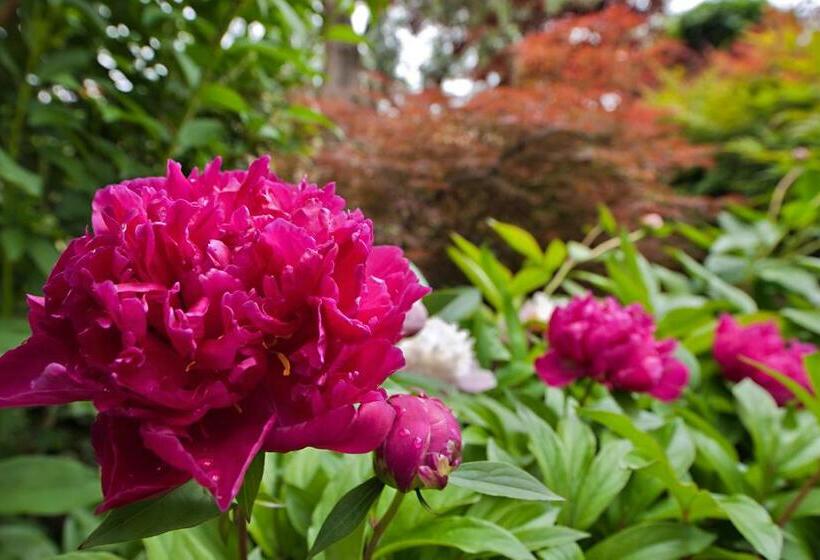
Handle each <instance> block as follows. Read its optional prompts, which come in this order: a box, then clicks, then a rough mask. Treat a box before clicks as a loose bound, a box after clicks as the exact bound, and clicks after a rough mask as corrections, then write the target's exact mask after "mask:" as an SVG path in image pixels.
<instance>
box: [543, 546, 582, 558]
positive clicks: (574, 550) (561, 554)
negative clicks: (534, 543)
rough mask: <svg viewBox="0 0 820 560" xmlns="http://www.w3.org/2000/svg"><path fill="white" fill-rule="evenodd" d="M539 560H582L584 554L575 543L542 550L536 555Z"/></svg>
mask: <svg viewBox="0 0 820 560" xmlns="http://www.w3.org/2000/svg"><path fill="white" fill-rule="evenodd" d="M538 558H540V559H541V560H584V552H583V551H582V550H581V547H580V546H578V545H577V544H575V543H570V544H565V545H562V546H557V547H555V548H550V549H547V550H542V551H541V552H539V553H538Z"/></svg>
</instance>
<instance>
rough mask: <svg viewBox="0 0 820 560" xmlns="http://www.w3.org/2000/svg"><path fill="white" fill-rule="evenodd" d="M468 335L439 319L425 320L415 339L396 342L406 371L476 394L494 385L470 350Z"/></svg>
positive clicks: (471, 341)
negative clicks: (404, 361)
mask: <svg viewBox="0 0 820 560" xmlns="http://www.w3.org/2000/svg"><path fill="white" fill-rule="evenodd" d="M473 344H474V341H473V339H472V337H470V334H469V333H468V332H467V331H465V330H464V329H460V328H458V327H457V326H455V325H452V324H450V323H448V322H446V321H442V320H441V319H439V318H438V317H432V318H431V319H428V320H427V322H426V323H425V325H424V328H422V329H421V330H420V331H419V332H418V333H417V334H416V335H415V336H412V337H410V338H405V339H404V340H402V341H401V342H399V348H401V350H402V352H404V359H405V360H406V362H407V364H406V366H405V369H406V370H408V371H410V372H412V373H417V374H419V375H424V376H427V377H432V378H434V379H438V380H440V381H443V382H445V383H447V384H450V385H455V386H456V387H458V388H459V389H461V390H462V391H467V392H468V393H479V392H481V391H486V390H488V389H492V388H493V387H495V385H496V380H495V376H494V375H493V374H492V372H490V371H487V370H486V369H483V368H482V367H481V366H480V365H479V363H478V360H477V359H476V356H475V352H474V351H473Z"/></svg>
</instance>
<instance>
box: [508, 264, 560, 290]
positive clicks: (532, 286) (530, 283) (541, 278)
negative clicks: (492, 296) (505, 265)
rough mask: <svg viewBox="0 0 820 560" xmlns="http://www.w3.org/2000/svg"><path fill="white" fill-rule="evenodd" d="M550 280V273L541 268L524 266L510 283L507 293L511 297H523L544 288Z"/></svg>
mask: <svg viewBox="0 0 820 560" xmlns="http://www.w3.org/2000/svg"><path fill="white" fill-rule="evenodd" d="M550 278H552V273H551V272H549V271H547V270H545V269H544V268H543V267H541V266H525V267H524V268H522V269H521V270H520V271H518V273H516V275H515V276H513V279H512V282H510V286H509V291H510V294H512V295H513V296H523V295H526V294H528V293H530V292H532V291H533V290H536V289H538V288H540V287H542V286H545V285H546V284H547V282H549V280H550Z"/></svg>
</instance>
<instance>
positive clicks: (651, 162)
mask: <svg viewBox="0 0 820 560" xmlns="http://www.w3.org/2000/svg"><path fill="white" fill-rule="evenodd" d="M507 56H508V64H507V68H509V69H510V75H509V76H505V80H504V82H505V83H508V84H509V85H506V86H503V87H496V88H490V89H486V90H484V91H482V92H480V93H478V94H476V95H474V96H473V97H472V98H471V99H469V100H468V101H466V102H464V101H462V100H457V99H453V98H449V97H447V96H446V95H445V94H443V93H442V92H441V91H439V90H427V91H424V92H421V93H418V94H412V95H410V94H406V93H401V92H398V93H393V94H392V95H389V96H384V95H381V94H380V95H370V96H367V95H364V94H363V95H361V96H359V98H358V100H357V101H350V100H343V99H327V98H325V99H322V100H321V102H320V104H321V109H322V111H324V112H325V113H326V114H327V115H329V116H330V117H331V118H332V119H333V120H334V121H335V122H336V123H338V124H339V126H340V127H341V129H342V130H343V132H344V137H343V139H341V140H329V141H327V142H326V143H325V144H324V145H323V147H322V148H321V149H320V150H319V151H318V153H317V154H316V155H315V157H314V158H313V161H312V162H311V169H312V173H313V174H314V175H315V174H316V172H317V170H318V172H319V174H320V176H321V178H328V179H330V178H333V179H335V180H336V181H337V182H338V184H339V188H340V190H341V191H342V192H343V193H344V194H345V195H346V196H348V197H349V198H350V199H352V201H353V203H354V204H357V205H359V206H362V207H364V208H365V209H366V210H367V212H368V213H369V214H370V215H372V216H374V217H375V219H376V220H377V222H379V232H380V234H381V235H382V237H383V240H385V241H389V242H394V243H400V244H402V245H404V246H405V247H406V249H407V250H408V251H409V254H410V255H411V256H412V257H413V258H414V259H415V260H416V261H417V262H418V263H419V264H420V266H421V267H422V269H423V270H424V271H425V272H427V273H428V275H430V276H431V277H432V280H434V281H436V282H444V283H446V282H448V281H453V280H457V279H458V276H457V275H455V274H453V269H452V268H449V267H448V266H447V265H446V256H445V253H444V247H445V246H446V245H447V243H448V236H449V233H450V232H452V231H457V232H459V233H462V234H465V235H466V236H467V237H471V238H473V239H483V238H486V237H487V235H486V233H487V232H486V225H485V222H486V218H488V217H494V218H497V219H500V220H505V221H511V222H515V223H518V224H520V225H522V226H524V227H526V228H528V229H530V230H531V231H533V232H534V233H535V234H536V235H537V236H538V237H539V238H541V239H542V240H546V239H547V238H548V237H550V236H553V235H560V236H562V237H571V236H577V235H580V234H581V233H582V232H581V228H580V226H581V225H582V224H584V223H585V222H587V223H588V222H590V221H592V220H593V219H594V216H595V212H596V206H597V204H599V203H605V204H607V205H609V206H610V207H611V208H612V209H613V211H614V212H615V214H616V215H617V216H618V217H620V218H622V219H624V220H626V221H634V220H636V219H637V218H638V217H639V216H640V215H642V214H644V213H646V212H650V211H651V212H654V211H659V210H661V211H662V213H664V214H666V215H668V214H669V213H676V212H677V213H678V215H680V213H681V212H684V213H685V212H686V211H687V209H688V208H689V209H691V207H692V206H698V205H699V204H700V203H699V202H698V201H693V200H690V199H682V198H679V197H676V196H675V195H673V194H672V193H671V191H670V190H669V189H668V188H666V187H664V184H665V183H666V182H667V180H668V179H669V178H670V177H672V176H673V175H674V173H676V171H677V170H680V169H682V168H687V167H690V166H693V165H700V164H704V163H705V162H706V161H707V159H708V157H707V154H706V153H705V152H704V150H703V149H702V148H696V147H693V146H691V145H689V144H688V143H686V142H685V141H684V140H683V139H682V138H681V137H680V136H679V134H678V133H677V131H676V130H675V129H673V128H671V126H670V125H667V124H664V123H663V122H662V121H661V120H660V119H659V116H660V115H659V113H658V111H657V110H655V109H653V108H650V107H649V106H648V105H646V104H645V103H644V102H643V101H642V95H643V93H644V91H645V90H646V89H647V88H651V87H653V86H655V85H656V76H657V71H658V69H659V68H661V67H667V66H669V65H671V64H685V65H689V66H692V65H694V64H696V63H697V55H696V54H695V53H693V52H690V51H688V50H687V49H686V48H685V47H684V46H683V45H682V44H680V43H678V42H675V41H672V40H670V39H663V38H661V39H659V38H657V37H656V33H655V30H653V28H652V25H651V23H650V16H649V15H647V14H643V13H640V12H637V11H634V10H632V9H630V8H629V7H627V6H624V5H622V4H614V5H611V6H609V7H608V8H606V9H604V10H602V11H599V12H596V13H593V14H588V15H581V16H568V17H565V18H562V19H560V20H557V21H554V22H552V23H550V24H549V25H548V27H547V28H546V29H544V30H543V31H542V32H539V33H535V34H531V35H528V36H527V37H525V38H524V39H523V40H522V41H520V42H519V43H518V44H516V45H514V46H513V47H512V48H511V49H509V52H508V53H507Z"/></svg>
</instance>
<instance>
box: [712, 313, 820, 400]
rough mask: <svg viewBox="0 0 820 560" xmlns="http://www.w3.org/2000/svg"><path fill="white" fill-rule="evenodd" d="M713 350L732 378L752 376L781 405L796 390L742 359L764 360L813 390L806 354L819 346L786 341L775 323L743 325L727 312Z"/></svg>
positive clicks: (776, 369)
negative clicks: (805, 358) (792, 390)
mask: <svg viewBox="0 0 820 560" xmlns="http://www.w3.org/2000/svg"><path fill="white" fill-rule="evenodd" d="M713 351H714V355H715V360H716V361H717V363H718V364H719V365H720V367H721V368H722V369H723V374H724V375H725V376H726V377H727V378H728V379H730V380H732V381H741V380H743V379H745V378H747V377H748V378H749V379H751V380H752V381H754V382H755V383H757V384H758V385H760V386H761V387H763V388H764V389H766V390H767V391H768V392H769V393H770V394H771V395H772V397H774V399H775V400H776V401H777V404H779V405H784V404H786V403H787V402H788V401H790V400H791V399H792V398H794V395H793V394H792V392H791V391H790V390H789V389H787V388H786V387H785V386H784V385H783V384H782V383H780V382H779V381H777V380H776V379H774V378H773V377H772V376H770V375H768V374H766V373H765V372H763V371H761V370H760V369H759V368H757V367H755V366H754V365H752V364H749V363H746V362H744V361H742V360H741V358H743V357H745V358H747V359H750V360H754V361H756V362H760V363H761V364H763V365H765V366H767V367H769V368H771V369H773V370H775V371H778V372H780V373H782V374H783V375H786V376H787V377H790V378H791V379H793V380H795V381H796V382H797V383H799V384H800V385H802V386H803V387H805V388H806V389H809V390H811V385H810V384H809V379H808V376H807V374H806V369H805V366H804V365H803V357H804V356H806V355H808V354H811V353H813V352H815V351H817V347H816V346H814V345H813V344H808V343H805V342H800V341H797V340H793V341H790V342H786V341H784V340H783V337H781V336H780V332H779V331H778V330H777V325H775V323H774V322H766V323H757V324H754V325H749V326H748V327H742V326H740V325H739V324H738V323H737V322H736V321H735V320H734V319H733V318H732V317H731V316H730V315H723V316H721V318H720V321H719V322H718V326H717V330H716V331H715V344H714V349H713Z"/></svg>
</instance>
